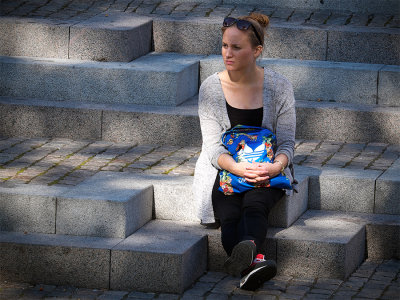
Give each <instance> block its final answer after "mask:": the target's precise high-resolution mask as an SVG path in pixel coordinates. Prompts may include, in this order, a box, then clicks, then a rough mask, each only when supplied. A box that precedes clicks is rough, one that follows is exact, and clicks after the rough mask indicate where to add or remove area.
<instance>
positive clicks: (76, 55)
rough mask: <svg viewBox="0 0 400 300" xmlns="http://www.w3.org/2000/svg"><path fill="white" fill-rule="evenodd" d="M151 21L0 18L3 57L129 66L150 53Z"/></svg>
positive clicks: (129, 17) (115, 15) (117, 16)
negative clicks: (125, 63) (82, 61)
mask: <svg viewBox="0 0 400 300" xmlns="http://www.w3.org/2000/svg"><path fill="white" fill-rule="evenodd" d="M151 35H152V21H151V19H150V18H148V17H145V16H139V15H135V14H124V13H122V12H111V13H102V14H99V15H96V16H94V17H92V18H90V19H88V20H85V21H81V22H79V21H72V20H69V21H68V20H67V21H60V20H48V19H42V18H40V19H38V18H20V17H1V18H0V55H6V56H30V57H47V58H60V59H74V60H75V59H82V60H96V61H121V62H129V61H132V60H133V59H135V58H138V57H140V56H143V55H145V54H147V53H149V52H150V51H151V47H152V45H151Z"/></svg>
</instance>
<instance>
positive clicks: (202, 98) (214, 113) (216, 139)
mask: <svg viewBox="0 0 400 300" xmlns="http://www.w3.org/2000/svg"><path fill="white" fill-rule="evenodd" d="M214 88H215V85H214V84H212V83H210V80H209V79H206V80H205V81H204V82H203V84H202V85H201V86H200V90H199V118H200V128H201V134H202V139H203V147H202V150H203V151H205V152H206V154H207V156H208V159H209V160H210V162H211V164H212V165H213V166H214V167H215V168H217V169H222V167H221V166H220V165H219V163H218V159H219V157H220V155H221V154H226V155H229V154H227V153H228V150H227V149H226V148H225V147H224V146H223V145H222V142H221V136H222V133H223V132H224V127H223V125H222V124H221V122H222V121H221V119H222V118H221V108H220V107H218V104H217V103H218V101H215V97H216V94H217V93H216V92H215V90H214Z"/></svg>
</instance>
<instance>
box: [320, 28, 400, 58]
mask: <svg viewBox="0 0 400 300" xmlns="http://www.w3.org/2000/svg"><path fill="white" fill-rule="evenodd" d="M399 53H400V34H399V32H398V31H397V30H395V29H389V30H388V29H386V28H385V29H384V30H380V29H370V28H351V29H347V30H344V29H343V28H341V29H340V30H333V29H332V30H329V32H328V52H327V60H331V61H344V62H354V61H357V62H361V63H369V64H389V65H398V64H400V54H399Z"/></svg>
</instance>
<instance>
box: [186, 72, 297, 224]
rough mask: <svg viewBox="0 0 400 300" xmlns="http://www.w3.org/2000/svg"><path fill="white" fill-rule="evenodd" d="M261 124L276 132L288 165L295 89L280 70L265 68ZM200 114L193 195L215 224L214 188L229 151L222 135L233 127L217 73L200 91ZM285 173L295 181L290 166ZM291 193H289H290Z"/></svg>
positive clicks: (204, 217) (203, 216)
mask: <svg viewBox="0 0 400 300" xmlns="http://www.w3.org/2000/svg"><path fill="white" fill-rule="evenodd" d="M263 103H264V104H263V105H264V106H263V120H262V127H264V128H267V129H269V130H271V131H272V132H274V133H275V135H276V138H277V151H276V153H275V155H278V154H280V153H283V154H286V156H287V157H288V159H289V164H288V165H291V164H292V161H293V152H294V145H295V129H296V113H295V100H294V96H293V88H292V85H291V84H290V82H289V81H288V80H287V79H286V78H285V77H283V76H282V75H279V74H278V73H276V72H274V71H272V70H269V69H267V68H264V91H263ZM199 117H200V126H201V133H202V137H203V144H202V149H201V153H200V156H199V159H198V160H197V163H196V168H195V174H194V181H193V196H194V199H195V201H196V206H197V209H198V217H199V218H200V220H201V221H202V222H203V223H213V222H214V221H215V220H214V213H213V208H212V201H211V193H212V188H213V185H214V182H215V178H216V176H217V172H218V170H219V169H221V168H220V166H219V165H218V157H219V156H220V155H221V154H222V153H227V150H226V149H225V147H224V146H223V145H222V143H221V136H222V134H223V133H224V132H225V131H226V130H228V129H230V128H231V124H230V121H229V117H228V112H227V109H226V101H225V97H224V93H223V91H222V87H221V82H220V80H219V76H218V74H217V73H215V74H213V75H211V76H210V77H208V78H207V79H206V80H205V81H204V82H203V83H202V85H201V87H200V91H199ZM285 173H286V175H287V176H288V177H289V178H290V179H291V181H292V182H293V175H292V173H291V171H290V170H289V168H286V170H285ZM289 194H290V193H289Z"/></svg>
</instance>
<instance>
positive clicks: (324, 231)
mask: <svg viewBox="0 0 400 300" xmlns="http://www.w3.org/2000/svg"><path fill="white" fill-rule="evenodd" d="M274 238H275V239H276V240H277V265H278V273H280V274H282V275H289V276H296V277H297V276H306V277H323V278H337V279H341V280H344V279H345V278H347V277H348V276H349V275H350V274H351V273H352V272H353V271H354V270H355V269H356V268H357V267H358V266H359V265H360V263H361V262H362V261H363V260H364V252H365V228H364V226H363V225H360V224H355V223H353V222H348V221H346V220H342V219H336V220H335V219H333V218H330V219H329V218H328V219H326V218H325V217H324V216H319V217H317V216H314V217H310V218H302V219H299V220H298V221H297V222H295V223H294V224H293V225H292V226H291V227H290V228H288V229H284V230H281V231H279V232H277V233H276V234H275V236H274Z"/></svg>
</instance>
